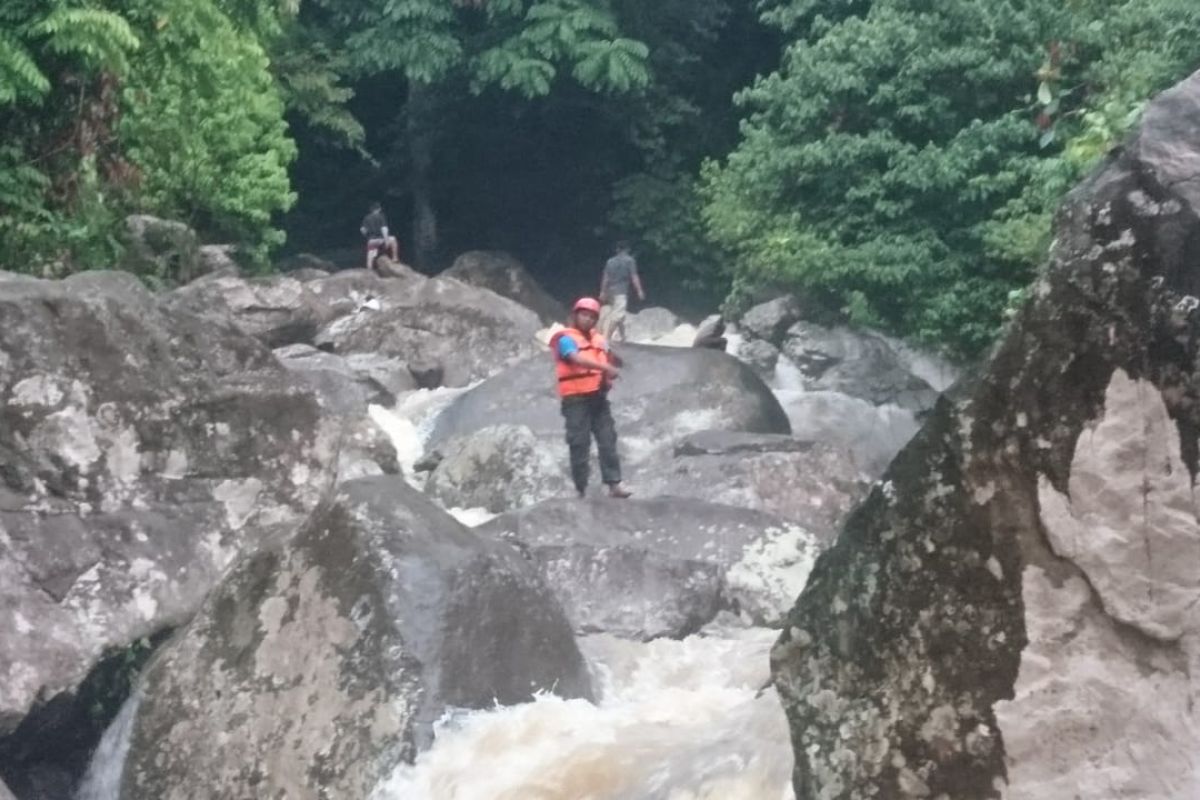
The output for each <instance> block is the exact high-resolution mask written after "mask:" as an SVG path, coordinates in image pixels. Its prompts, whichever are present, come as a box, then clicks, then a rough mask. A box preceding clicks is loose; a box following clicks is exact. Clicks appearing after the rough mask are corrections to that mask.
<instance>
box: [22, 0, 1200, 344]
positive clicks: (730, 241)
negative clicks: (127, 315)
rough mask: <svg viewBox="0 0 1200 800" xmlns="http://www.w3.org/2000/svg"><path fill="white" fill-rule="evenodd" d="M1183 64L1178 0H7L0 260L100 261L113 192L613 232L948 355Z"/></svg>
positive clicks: (552, 249) (702, 287)
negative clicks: (1060, 208) (1066, 201)
mask: <svg viewBox="0 0 1200 800" xmlns="http://www.w3.org/2000/svg"><path fill="white" fill-rule="evenodd" d="M1197 66H1200V4H1197V3H1195V2H1194V0H935V2H928V0H655V2H646V0H355V2H348V0H302V1H301V0H106V1H105V2H100V1H99V0H5V1H4V2H3V3H0V268H6V269H20V270H26V271H31V272H38V273H42V274H51V275H54V274H63V273H66V272H70V271H74V270H78V269H86V268H91V267H97V266H111V265H113V264H120V263H122V262H121V260H120V257H121V248H122V241H121V232H122V230H123V219H124V217H125V215H126V214H128V213H130V212H135V211H137V212H148V213H153V214H159V215H162V216H166V217H172V218H175V219H180V220H182V221H184V222H186V223H188V224H189V225H191V226H193V227H194V228H196V229H197V231H198V232H199V233H200V235H201V237H202V238H204V239H205V240H208V241H222V242H232V243H235V244H237V245H239V246H240V248H241V253H242V256H243V260H248V261H250V262H256V263H264V264H265V263H267V258H268V255H269V254H270V253H271V252H272V251H274V252H275V253H278V252H279V250H278V246H279V245H280V243H281V242H283V241H284V238H285V236H284V234H285V232H286V234H287V238H288V240H289V241H288V246H289V247H291V248H293V249H308V250H315V251H321V252H326V251H333V250H336V249H337V248H339V247H343V248H345V249H346V250H347V251H348V252H352V251H353V248H356V247H357V246H358V232H357V228H358V222H359V220H360V219H361V217H362V215H363V213H364V212H365V210H366V206H367V205H368V204H369V203H370V202H371V201H372V200H381V201H382V202H383V203H384V206H385V209H386V210H387V212H388V214H389V215H390V217H391V221H392V228H393V229H394V230H395V231H396V232H397V233H398V234H399V235H400V238H401V241H402V249H403V250H404V255H405V257H406V259H408V260H410V261H414V262H416V263H417V264H418V265H419V266H421V267H423V268H426V269H436V268H439V267H441V266H444V265H445V264H446V263H447V262H448V261H449V260H450V259H451V258H452V257H453V256H454V255H455V254H457V253H458V252H461V251H462V250H464V249H468V248H489V249H506V250H510V251H512V252H514V253H515V254H517V255H518V256H519V257H520V258H521V259H522V260H524V261H525V262H526V263H528V264H529V265H530V266H531V267H532V268H533V270H534V271H535V273H536V274H537V275H538V276H539V277H540V278H541V279H542V280H543V281H544V282H545V283H547V284H548V286H549V288H551V289H552V290H553V291H556V292H558V293H560V294H569V293H574V292H577V291H582V290H590V289H592V288H594V287H595V282H596V273H597V270H598V268H599V265H600V264H601V263H602V260H603V258H604V257H605V256H606V255H607V252H608V249H609V247H610V246H611V244H612V241H613V240H614V239H616V238H629V239H632V240H633V242H634V249H635V251H636V253H637V255H638V256H639V258H640V260H641V262H642V265H643V270H644V277H645V278H646V280H647V283H648V285H649V288H650V292H651V297H652V299H653V300H655V301H658V302H668V303H671V304H673V305H675V306H676V307H677V308H681V309H684V310H695V311H698V310H700V307H702V306H704V307H711V305H712V304H713V303H715V302H718V301H719V300H720V299H721V298H724V297H726V296H728V297H729V300H730V305H731V306H733V307H736V306H738V305H739V304H745V303H746V302H748V301H749V300H750V299H752V298H755V297H758V296H761V295H762V294H764V293H768V292H777V291H794V292H798V293H801V294H803V295H805V296H806V297H807V298H809V299H810V300H812V301H814V302H817V303H821V304H824V305H825V306H826V307H827V308H828V309H829V310H830V311H831V312H833V313H841V314H844V315H845V317H846V318H848V319H850V320H852V321H854V322H859V323H864V324H870V325H876V326H881V327H884V328H887V329H889V330H890V331H893V332H896V333H899V334H901V335H905V336H909V337H913V338H917V339H921V340H923V341H926V342H930V343H934V344H937V345H940V346H943V347H944V348H945V349H947V350H948V351H950V352H952V353H955V354H958V355H962V356H970V355H973V354H975V353H977V352H979V351H980V349H981V348H982V347H984V346H985V345H986V344H987V343H988V342H989V341H991V339H992V338H993V337H994V335H995V332H996V330H997V329H998V327H999V325H1000V323H1001V321H1002V319H1003V317H1004V313H1005V309H1006V308H1007V307H1009V306H1011V305H1012V304H1013V303H1014V302H1015V301H1016V300H1017V299H1019V297H1020V294H1021V291H1022V289H1023V287H1024V286H1026V285H1027V283H1028V282H1029V279H1030V277H1031V275H1032V273H1033V271H1034V270H1035V269H1036V268H1037V265H1038V263H1039V262H1040V261H1041V260H1042V259H1043V258H1044V255H1045V250H1046V246H1047V243H1048V239H1049V235H1050V218H1051V215H1052V213H1053V211H1054V209H1055V207H1056V205H1057V204H1058V203H1059V201H1060V200H1061V198H1062V196H1063V194H1064V193H1065V192H1066V191H1067V190H1068V189H1069V187H1070V186H1071V185H1072V184H1073V183H1074V182H1076V181H1077V180H1078V179H1079V177H1080V175H1081V174H1083V172H1085V171H1086V170H1087V169H1089V168H1091V166H1092V165H1093V164H1094V163H1095V162H1096V160H1097V159H1099V158H1101V157H1102V156H1103V154H1104V153H1105V152H1106V151H1107V150H1108V149H1109V148H1110V147H1111V146H1112V145H1113V144H1114V143H1116V142H1117V141H1119V140H1120V139H1121V137H1122V136H1124V135H1125V133H1126V132H1127V131H1128V130H1129V128H1130V127H1131V126H1132V125H1133V124H1135V123H1136V120H1137V117H1138V113H1139V111H1140V108H1141V107H1142V104H1143V103H1144V102H1145V101H1146V100H1147V99H1148V98H1149V97H1150V96H1152V95H1153V94H1154V93H1155V92H1156V91H1159V90H1160V89H1162V88H1164V87H1166V86H1167V85H1169V84H1170V83H1172V82H1173V81H1176V80H1178V79H1179V78H1181V77H1182V76H1183V75H1185V74H1186V73H1187V72H1188V71H1189V70H1191V69H1194V68H1196V67H1197ZM747 87H748V88H747ZM735 97H736V100H735V99H734V98H735ZM350 258H351V259H357V255H353V256H351V257H350ZM343 263H347V262H346V261H345V260H344V259H343ZM353 263H356V260H355V261H354V262H353ZM147 277H148V278H150V279H152V280H154V281H157V282H169V281H170V280H171V279H172V277H173V276H171V275H154V276H147ZM689 301H691V307H689Z"/></svg>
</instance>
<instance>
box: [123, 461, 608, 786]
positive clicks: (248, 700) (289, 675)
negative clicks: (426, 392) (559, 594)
mask: <svg viewBox="0 0 1200 800" xmlns="http://www.w3.org/2000/svg"><path fill="white" fill-rule="evenodd" d="M144 686H145V691H144V695H145V696H144V699H143V701H142V704H141V706H140V707H139V708H138V712H137V713H138V716H137V719H136V721H135V724H134V733H133V740H132V745H131V747H130V751H129V760H128V762H127V763H126V766H125V771H124V775H123V776H122V792H121V797H122V798H128V800H183V799H184V798H195V797H230V798H232V797H239V798H240V797H288V798H294V799H295V800H304V799H308V800H318V798H325V797H337V798H344V799H345V800H364V798H366V797H367V795H368V793H369V792H370V790H371V788H372V787H373V786H374V785H375V783H376V782H377V781H378V780H379V779H380V778H381V777H383V776H384V775H385V774H387V773H388V772H389V771H390V770H391V769H392V768H393V767H395V766H396V765H397V764H398V763H400V761H401V760H411V759H412V758H413V757H414V755H415V753H416V751H417V750H418V749H419V748H422V747H425V746H427V745H428V744H429V742H430V740H431V738H432V724H433V722H434V720H436V719H438V718H439V717H440V716H441V715H442V714H443V712H444V711H445V710H446V709H447V708H448V707H456V708H484V707H490V706H492V705H493V704H494V703H502V704H512V703H518V702H525V701H528V700H530V699H532V696H533V694H534V693H536V692H539V691H553V692H555V693H557V694H559V695H561V696H564V697H590V694H591V689H590V682H589V678H588V674H587V666H586V664H585V662H584V660H583V657H582V655H581V654H580V652H579V649H578V647H577V646H576V643H575V639H574V637H573V634H572V632H571V629H570V626H569V624H568V622H567V619H566V617H565V615H564V614H563V610H562V608H561V607H560V606H559V605H558V603H557V601H556V600H555V599H554V597H553V596H552V594H551V593H550V591H549V589H548V588H547V587H546V585H545V584H544V583H543V582H542V581H541V579H540V578H539V577H538V576H537V574H536V572H535V571H534V570H533V568H532V567H530V565H529V564H527V563H526V562H525V560H524V559H522V558H521V556H520V554H519V553H518V552H517V550H516V549H515V548H513V547H512V546H511V545H509V544H507V543H505V542H502V541H498V540H495V539H490V538H488V537H484V536H480V535H478V534H476V533H474V532H472V531H470V530H468V529H467V528H464V527H463V526H462V525H460V524H459V523H458V522H456V521H455V520H454V519H453V518H452V517H450V516H449V515H448V514H446V513H445V512H443V511H441V510H440V509H438V508H437V507H435V506H434V505H433V504H432V503H430V502H429V501H428V500H427V499H425V498H424V497H423V496H422V495H421V494H420V493H419V492H417V491H416V490H414V489H412V488H410V487H408V486H407V485H406V484H405V483H404V482H403V480H401V479H399V478H386V477H375V478H363V479H359V480H354V481H349V482H347V483H343V484H341V485H340V486H339V487H338V490H337V495H336V497H335V498H334V499H333V500H332V501H330V502H328V503H327V504H323V505H322V507H321V508H320V509H319V510H318V512H317V513H316V514H314V516H313V517H312V518H311V519H310V520H309V521H308V522H307V523H306V524H305V525H304V526H302V527H301V528H300V529H299V531H298V532H295V533H293V534H290V535H283V536H280V537H279V538H278V539H275V540H273V541H271V542H269V543H268V544H266V545H265V546H264V547H262V548H260V549H259V550H258V551H256V552H255V553H254V554H252V555H250V556H248V557H246V558H245V559H243V560H242V561H240V562H239V563H238V565H237V566H236V567H235V568H234V569H233V570H231V572H230V574H229V575H228V577H227V578H226V579H225V580H224V581H223V582H222V583H221V585H220V586H219V587H218V588H217V589H216V590H215V591H214V592H213V594H212V595H211V596H210V597H209V599H208V601H207V602H206V603H205V606H204V608H203V609H202V611H201V613H200V614H198V615H197V617H196V619H195V620H194V621H193V622H192V623H191V624H190V625H189V626H188V627H187V628H186V629H184V631H182V632H181V634H180V635H178V636H177V638H176V639H175V640H174V641H173V642H172V643H170V644H169V645H167V646H166V647H165V648H164V649H163V651H161V653H160V654H159V655H158V656H156V658H155V660H154V661H153V662H152V663H151V665H150V667H148V669H147V672H146V677H145V683H144Z"/></svg>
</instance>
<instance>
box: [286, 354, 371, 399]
mask: <svg viewBox="0 0 1200 800" xmlns="http://www.w3.org/2000/svg"><path fill="white" fill-rule="evenodd" d="M273 352H274V353H275V357H276V358H278V359H279V363H280V364H282V365H283V366H284V367H286V368H287V369H289V370H291V371H292V372H294V373H296V375H298V376H299V377H300V378H301V379H302V380H304V381H305V382H307V383H308V384H309V385H310V386H312V388H313V390H314V391H315V392H316V393H317V396H318V397H319V398H320V399H321V404H322V405H323V406H324V407H325V408H326V410H328V411H329V413H331V414H334V415H338V416H347V417H350V416H361V415H365V414H366V413H367V403H369V402H376V398H374V397H370V396H368V394H367V390H366V388H365V387H364V386H362V385H361V384H360V383H358V381H357V380H356V378H357V375H356V374H355V372H354V370H352V369H351V368H350V365H349V364H347V363H346V360H345V359H344V358H342V357H341V356H338V355H334V354H333V353H326V352H325V351H323V350H318V349H317V348H315V347H313V346H312V345H307V344H289V345H287V346H286V347H279V348H276V349H275V350H274V351H273Z"/></svg>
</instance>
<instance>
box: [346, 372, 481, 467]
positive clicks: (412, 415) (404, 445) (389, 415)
mask: <svg viewBox="0 0 1200 800" xmlns="http://www.w3.org/2000/svg"><path fill="white" fill-rule="evenodd" d="M477 385H478V384H471V385H470V386H464V387H462V388H458V389H450V388H447V387H444V386H443V387H439V388H437V389H417V390H415V391H412V392H405V393H403V394H401V395H400V396H399V397H398V398H397V399H396V405H395V406H394V407H392V408H385V407H384V406H379V405H371V406H368V407H367V414H368V415H370V417H371V419H372V420H374V422H375V424H376V425H378V426H379V427H380V428H382V429H383V432H384V433H386V434H387V435H388V438H389V439H391V440H392V445H393V446H394V447H395V448H396V460H397V461H398V462H399V464H400V470H401V472H403V474H404V477H405V479H407V480H408V482H409V483H413V484H414V485H417V488H421V484H422V482H423V478H424V476H423V475H421V474H419V473H417V472H415V471H414V470H413V465H414V464H416V463H417V462H418V461H420V460H421V456H423V455H425V445H426V443H427V442H428V441H429V437H430V435H432V434H433V427H434V425H435V424H436V423H437V417H438V414H440V413H441V412H442V411H443V410H444V409H445V408H446V406H448V405H450V403H451V402H453V401H454V399H455V398H456V397H458V396H459V395H461V394H463V393H464V392H467V391H469V390H470V389H472V388H474V387H475V386H477Z"/></svg>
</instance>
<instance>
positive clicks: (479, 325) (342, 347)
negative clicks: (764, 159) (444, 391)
mask: <svg viewBox="0 0 1200 800" xmlns="http://www.w3.org/2000/svg"><path fill="white" fill-rule="evenodd" d="M353 280H357V281H358V282H359V283H360V284H363V283H366V284H368V285H372V284H373V282H367V281H365V280H363V279H362V278H361V277H358V276H348V275H345V274H340V275H334V276H332V277H329V278H325V279H322V280H318V281H312V282H310V283H308V284H306V285H307V286H310V287H313V289H314V291H316V292H318V293H320V294H322V295H329V294H330V293H335V294H336V293H337V289H335V287H337V288H338V289H342V290H345V289H350V288H353V283H351V281H353ZM375 280H376V281H378V284H373V285H372V288H373V289H374V290H375V291H374V292H373V293H371V294H369V295H360V296H359V298H358V304H357V307H356V308H353V309H351V310H350V311H349V313H344V314H339V315H338V316H337V318H336V319H334V320H333V321H332V322H330V323H329V324H327V325H325V326H324V327H323V328H322V329H321V331H320V333H319V334H318V335H317V337H316V339H315V341H314V344H316V346H317V347H319V348H321V349H323V350H329V351H331V352H334V353H338V354H340V355H345V354H350V353H376V354H380V355H384V356H390V357H395V358H398V359H400V360H403V361H405V362H407V363H408V364H409V366H410V367H411V368H413V371H414V374H416V373H417V371H418V369H420V368H422V367H424V366H427V365H435V366H436V367H437V368H438V370H439V372H440V375H441V379H442V382H443V383H444V384H445V385H447V386H465V385H467V384H468V383H470V382H471V381H476V380H480V379H482V378H486V377H488V376H489V375H492V374H494V373H496V372H498V371H500V370H501V369H503V368H504V366H505V365H507V364H509V363H512V362H513V361H516V360H519V359H521V358H524V357H526V356H529V355H530V354H532V353H534V352H537V351H538V350H539V349H540V345H539V344H538V342H537V338H536V337H537V332H538V330H539V329H540V328H541V323H540V322H539V320H538V318H537V315H536V314H534V313H533V312H532V311H530V310H529V309H527V308H525V307H523V306H520V305H518V304H517V303H515V302H514V301H512V300H509V299H507V298H504V297H501V296H499V295H497V294H495V293H494V292H490V291H488V290H486V289H479V288H476V287H474V286H468V285H467V284H465V283H461V282H459V281H457V280H454V279H451V278H440V277H439V278H429V279H420V280H385V279H379V278H376V279H375ZM379 284H383V285H382V286H380V285H379ZM344 307H345V304H344V301H343V302H342V303H341V304H340V305H339V311H340V310H341V309H342V308H344Z"/></svg>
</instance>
